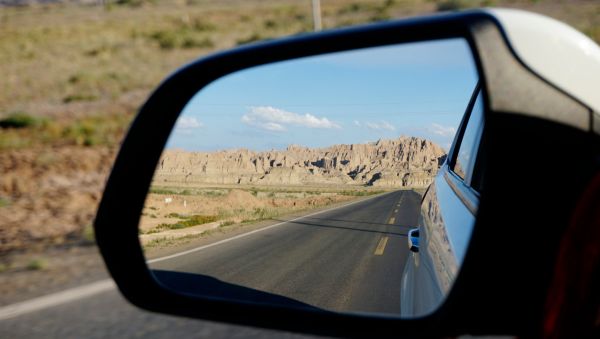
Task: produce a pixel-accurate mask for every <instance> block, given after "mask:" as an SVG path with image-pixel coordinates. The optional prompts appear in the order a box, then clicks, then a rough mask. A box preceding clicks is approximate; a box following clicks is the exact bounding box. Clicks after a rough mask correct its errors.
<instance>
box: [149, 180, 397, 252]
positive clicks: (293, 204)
mask: <svg viewBox="0 0 600 339" xmlns="http://www.w3.org/2000/svg"><path fill="white" fill-rule="evenodd" d="M385 191H386V190H383V189H377V188H373V187H335V186H315V187H310V186H287V187H286V186H276V187H273V186H247V185H220V186H205V185H195V186H190V185H182V186H169V187H165V186H157V185H154V186H153V187H152V188H151V189H150V193H149V194H148V196H147V198H146V204H145V207H144V211H143V213H142V219H141V221H140V238H141V241H142V244H143V245H144V246H145V247H146V249H153V248H162V247H168V246H173V245H177V244H180V243H182V242H188V241H190V240H192V239H194V238H197V237H202V236H204V235H207V234H210V233H211V232H214V231H215V230H218V229H222V228H225V227H228V226H232V225H236V226H244V225H248V224H253V223H256V222H259V221H265V220H274V219H278V218H283V217H286V216H288V215H290V214H294V213H303V212H307V211H311V210H316V209H319V208H324V207H328V206H334V205H336V204H340V203H344V202H348V201H351V200H355V199H358V198H361V197H368V196H371V195H375V194H380V193H383V192H385Z"/></svg>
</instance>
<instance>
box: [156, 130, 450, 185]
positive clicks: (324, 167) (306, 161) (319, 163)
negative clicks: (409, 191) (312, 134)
mask: <svg viewBox="0 0 600 339" xmlns="http://www.w3.org/2000/svg"><path fill="white" fill-rule="evenodd" d="M445 157H446V155H445V152H444V150H443V149H442V148H441V147H439V146H438V145H436V144H434V143H433V142H431V141H429V140H425V139H421V138H416V137H400V138H398V139H395V140H379V141H377V142H373V143H368V144H352V145H333V146H330V147H326V148H318V149H311V148H307V147H303V146H297V145H291V146H289V147H288V148H287V149H286V150H279V151H278V150H273V151H265V152H254V151H250V150H247V149H239V150H225V151H217V152H186V151H181V150H165V151H164V152H163V154H162V157H161V159H160V162H159V164H158V167H157V170H156V174H155V176H154V180H155V184H166V183H201V184H256V185H369V186H382V187H410V188H418V187H426V186H427V185H429V183H430V182H431V181H432V179H433V176H434V175H435V174H436V173H437V170H438V168H439V166H440V165H441V163H442V162H443V160H444V159H445Z"/></svg>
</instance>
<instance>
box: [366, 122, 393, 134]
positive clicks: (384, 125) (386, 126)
mask: <svg viewBox="0 0 600 339" xmlns="http://www.w3.org/2000/svg"><path fill="white" fill-rule="evenodd" d="M365 124H366V125H367V127H369V128H370V129H374V130H387V131H395V130H396V127H394V125H392V124H390V123H389V122H387V121H383V120H382V121H381V122H367V123H365Z"/></svg>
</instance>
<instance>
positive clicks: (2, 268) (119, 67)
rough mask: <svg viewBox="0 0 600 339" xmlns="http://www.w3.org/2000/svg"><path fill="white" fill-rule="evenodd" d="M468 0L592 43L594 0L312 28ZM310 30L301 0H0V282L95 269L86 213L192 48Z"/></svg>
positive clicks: (519, 1)
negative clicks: (156, 95)
mask: <svg viewBox="0 0 600 339" xmlns="http://www.w3.org/2000/svg"><path fill="white" fill-rule="evenodd" d="M479 6H498V7H512V8H520V9H525V10H529V11H533V12H538V13H541V14H545V15H548V16H551V17H554V18H556V19H559V20H561V21H565V22H567V23H569V24H570V25H572V26H574V27H576V28H577V29H579V30H580V31H582V32H584V33H585V34H587V35H588V36H590V37H591V38H592V39H594V40H595V41H596V42H600V3H599V2H598V1H594V0H588V1H586V0H572V1H561V0H547V1H544V0H537V1H536V0H473V1H469V0H446V1H433V0H395V1H394V0H364V1H359V0H322V1H321V7H322V20H323V27H324V29H331V28H335V27H343V26H350V25H355V24H361V23H367V22H375V21H381V20H390V19H394V18H402V17H407V16H414V15H419V14H426V13H432V12H436V11H440V10H457V9H465V8H471V7H479ZM311 30H312V16H311V7H310V1H308V0H303V1H299V0H284V1H275V0H262V1H261V0H223V1H218V0H165V1H159V0H156V1H147V0H81V1H51V0H45V1H44V0H40V1H33V0H32V1H27V0H0V74H2V80H1V81H0V273H1V274H0V276H2V278H0V282H6V281H9V280H10V281H13V282H15V283H14V284H11V285H10V286H11V287H10V288H14V289H17V288H19V285H27V286H34V287H32V288H33V290H35V289H36V288H37V287H35V286H38V285H36V284H33V285H32V284H31V283H28V282H27V281H31V280H32V279H34V280H35V281H38V280H41V279H43V278H42V277H43V276H49V275H50V276H52V275H53V276H54V277H60V279H54V281H57V283H56V284H57V285H56V286H59V285H60V284H64V283H65V281H75V280H77V279H79V278H73V279H71V280H69V279H70V278H69V277H80V276H82V275H85V274H83V273H80V272H81V270H84V271H85V270H88V271H89V272H95V273H90V274H88V275H87V276H88V277H89V279H91V278H92V277H96V276H97V275H102V274H100V273H97V272H98V270H101V265H102V264H101V262H100V261H99V260H97V255H96V250H95V248H94V247H93V243H94V242H93V232H92V229H91V224H92V220H93V217H94V214H95V211H96V207H97V203H98V201H99V199H100V197H101V194H102V189H103V185H104V182H105V180H106V177H107V175H108V173H109V171H110V168H111V163H112V161H113V158H114V156H115V154H116V152H117V150H118V147H119V143H120V140H121V139H122V137H123V135H124V133H125V131H126V129H127V126H128V124H129V122H130V121H131V119H132V118H133V116H134V115H135V112H136V110H137V107H139V106H140V105H141V104H142V103H143V101H144V100H145V98H146V97H147V96H148V95H149V93H150V91H151V90H152V89H153V88H154V87H155V86H156V85H157V84H158V83H159V82H160V81H161V80H162V79H163V78H164V77H165V76H167V75H168V74H169V73H170V72H171V71H172V70H174V69H175V68H177V67H179V66H181V65H182V64H184V63H186V62H189V61H191V60H194V59H196V58H198V57H199V56H202V55H205V54H208V53H211V52H214V51H216V50H222V49H227V48H231V47H234V46H236V45H240V44H245V43H249V42H253V41H257V40H262V39H268V38H274V37H279V36H284V35H291V34H299V33H303V32H308V31H311ZM74 256H75V257H80V258H81V260H82V262H81V263H77V262H74V261H73V260H78V259H77V258H75V259H73V257H74ZM60 258H64V260H62V259H60ZM67 258H71V259H69V260H70V261H69V260H67ZM94 258H96V259H94ZM67 264H68V265H67ZM66 265H67V266H68V267H74V268H75V269H66V267H67V266H66ZM9 274H11V276H10V278H9V276H8V275H9ZM42 274H44V275H43V276H42ZM16 277H25V278H23V279H20V278H19V279H17V278H16ZM26 277H32V278H31V279H29V280H27V278H26ZM48 280H52V279H48ZM13 285H14V286H13ZM6 286H8V285H6ZM40 286H41V285H40ZM7 288H9V287H7ZM37 289H38V290H40V291H41V290H44V288H43V287H39V288H37ZM3 292H6V293H9V291H3ZM31 293H33V294H39V292H36V291H34V292H31ZM3 294H4V295H7V294H5V293H3ZM25 296H26V295H23V298H24V297H25ZM12 301H14V300H10V298H8V299H6V300H4V299H3V300H0V303H2V304H4V303H7V302H12Z"/></svg>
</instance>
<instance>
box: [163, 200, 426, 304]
mask: <svg viewBox="0 0 600 339" xmlns="http://www.w3.org/2000/svg"><path fill="white" fill-rule="evenodd" d="M419 204H420V196H419V195H418V194H417V193H415V192H412V191H396V192H393V193H390V194H385V195H381V196H378V197H375V198H372V199H368V200H365V201H361V202H358V203H354V204H351V205H348V206H344V207H341V208H337V209H333V210H328V211H325V212H322V213H319V214H316V215H312V216H307V217H304V218H300V219H296V220H293V221H289V222H285V223H283V224H282V225H279V226H277V227H274V228H269V229H267V230H264V231H262V232H258V233H255V234H251V235H249V236H246V237H243V238H239V239H235V240H233V241H230V242H226V243H222V244H219V245H218V246H214V247H210V248H206V249H203V250H201V251H197V252H193V253H189V254H186V255H183V256H178V257H174V258H171V259H168V260H162V261H159V262H155V263H153V264H151V266H152V268H154V269H156V273H157V277H158V279H159V280H161V281H162V282H163V283H166V284H167V285H168V286H170V287H172V288H173V289H177V290H184V291H185V292H188V293H197V294H210V295H214V294H215V293H216V294H218V295H219V296H221V297H226V298H234V299H244V300H251V301H258V302H268V303H276V304H284V305H296V306H307V307H312V306H314V307H318V308H323V309H327V310H334V311H344V312H377V313H399V311H400V278H401V275H402V271H403V269H404V263H405V262H406V256H407V255H408V248H407V241H406V234H407V232H408V230H409V229H410V228H412V227H415V226H416V225H417V220H418V212H419Z"/></svg>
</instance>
